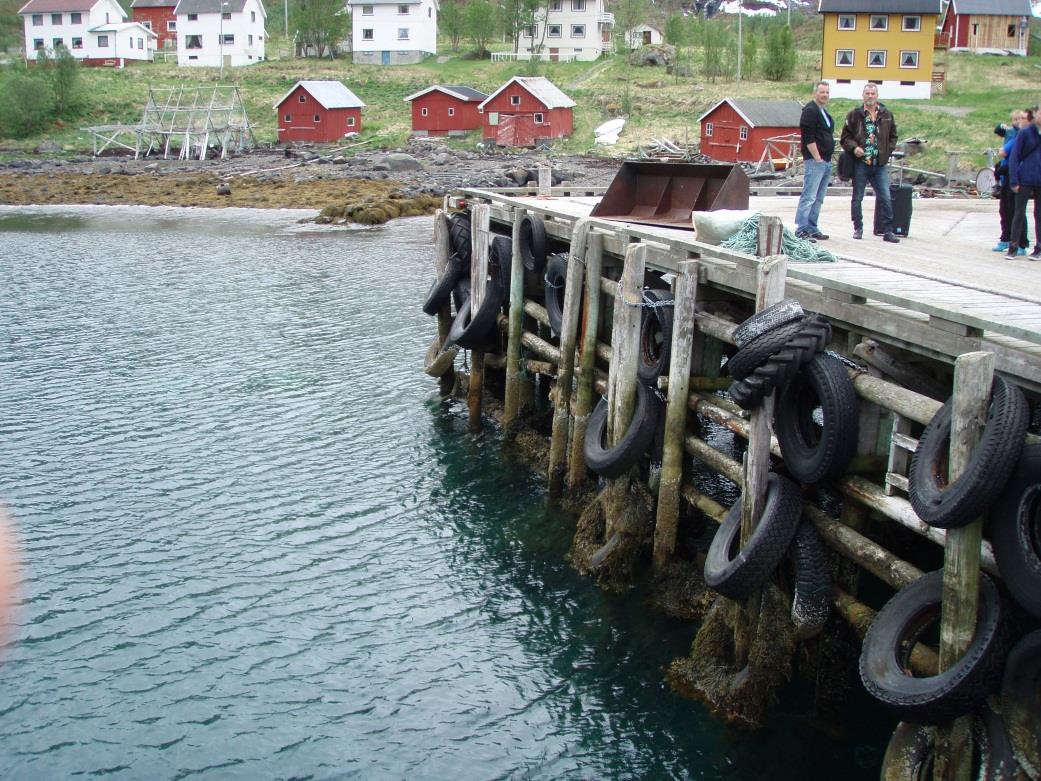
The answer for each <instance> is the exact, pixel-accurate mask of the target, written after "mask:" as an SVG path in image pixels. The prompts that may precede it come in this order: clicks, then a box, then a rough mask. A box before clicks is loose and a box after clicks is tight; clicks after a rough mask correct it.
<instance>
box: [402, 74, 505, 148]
mask: <svg viewBox="0 0 1041 781" xmlns="http://www.w3.org/2000/svg"><path fill="white" fill-rule="evenodd" d="M487 97H488V96H487V95H486V94H485V93H483V92H478V91H477V90H475V89H473V88H472V87H465V86H463V85H461V84H447V85H445V84H435V85H434V86H432V87H427V88H426V89H424V90H420V91H419V92H414V93H413V94H411V95H409V96H408V97H407V98H405V102H406V103H410V104H411V105H412V135H414V136H461V135H464V134H465V133H467V132H468V131H470V130H478V129H479V128H480V127H481V114H480V112H479V111H478V110H477V107H478V106H480V105H481V103H482V102H483V101H484V100H485V99H486V98H487Z"/></svg>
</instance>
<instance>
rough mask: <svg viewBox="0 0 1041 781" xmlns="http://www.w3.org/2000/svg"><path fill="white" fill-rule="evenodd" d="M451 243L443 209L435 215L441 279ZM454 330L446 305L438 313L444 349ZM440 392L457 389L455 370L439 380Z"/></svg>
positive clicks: (436, 257)
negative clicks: (449, 334)
mask: <svg viewBox="0 0 1041 781" xmlns="http://www.w3.org/2000/svg"><path fill="white" fill-rule="evenodd" d="M449 245H450V241H449V236H448V215H447V214H446V213H445V211H444V210H443V209H438V210H437V213H436V214H435V215H434V273H435V274H436V276H438V277H440V276H441V275H442V274H444V273H445V269H446V268H447V267H448V256H449V254H450V249H449ZM451 329H452V305H451V303H445V305H444V306H443V307H441V310H440V311H439V312H438V313H437V338H438V340H439V342H440V343H441V346H442V347H444V344H445V340H446V339H447V338H448V332H449V331H450V330H451ZM437 383H438V390H439V391H440V393H441V395H442V396H448V395H450V394H451V393H452V388H453V387H455V369H454V368H453V367H451V366H450V367H449V368H448V371H446V372H445V373H444V374H442V375H441V376H440V377H438V379H437Z"/></svg>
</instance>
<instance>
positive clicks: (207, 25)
mask: <svg viewBox="0 0 1041 781" xmlns="http://www.w3.org/2000/svg"><path fill="white" fill-rule="evenodd" d="M174 16H176V17H177V64H178V65H187V66H194V67H211V68H216V67H218V66H221V65H222V63H223V67H226V68H234V67H238V66H240V65H252V64H253V63H256V62H261V61H262V60H263V59H264V37H265V35H266V33H265V30H264V21H265V19H267V12H266V11H265V10H264V4H263V3H262V2H261V1H260V0H179V2H178V3H177V7H176V8H175V9H174Z"/></svg>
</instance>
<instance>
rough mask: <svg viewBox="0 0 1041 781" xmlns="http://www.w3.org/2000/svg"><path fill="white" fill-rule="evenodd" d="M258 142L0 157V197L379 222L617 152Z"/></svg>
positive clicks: (575, 172) (562, 178)
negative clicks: (243, 146) (241, 146)
mask: <svg viewBox="0 0 1041 781" xmlns="http://www.w3.org/2000/svg"><path fill="white" fill-rule="evenodd" d="M346 151H347V150H345V149H340V150H337V149H327V148H323V147H290V148H278V149H256V150H253V151H251V152H248V153H244V154H238V155H234V156H231V157H229V158H227V159H225V160H215V159H209V160H170V159H167V160H164V159H161V158H155V157H151V158H143V159H139V160H134V159H133V158H132V157H127V156H117V155H113V156H104V157H98V158H93V157H90V156H80V157H74V158H64V159H62V158H46V157H40V158H27V159H21V160H9V161H6V162H3V163H0V204H8V205H28V204H55V205H58V204H102V205H142V206H195V207H209V208H224V207H244V208H256V209H315V210H316V211H318V214H316V216H315V217H314V220H315V221H316V222H321V223H331V222H360V223H366V224H378V223H381V222H385V221H386V220H388V219H393V218H394V217H399V216H412V215H419V214H429V213H430V212H432V211H433V210H434V209H435V208H437V207H438V206H439V205H440V204H441V198H442V196H443V195H444V194H445V193H446V192H449V191H451V190H455V189H458V188H461V187H515V186H520V185H523V184H525V183H526V182H528V181H529V180H532V181H533V180H534V179H535V178H536V173H535V172H536V170H537V167H538V166H539V165H540V164H543V163H546V162H548V163H550V164H551V166H552V168H553V181H554V183H555V184H560V183H570V184H576V185H581V186H595V185H606V184H609V183H610V181H611V179H612V178H613V177H614V174H615V172H616V171H617V169H618V166H619V164H620V161H619V160H615V159H610V158H598V157H585V156H559V155H548V154H545V153H512V152H503V151H499V150H494V149H493V150H483V149H478V150H477V151H470V150H459V149H453V148H451V147H449V146H448V145H447V144H445V143H443V142H441V141H437V140H413V141H411V142H410V143H409V144H408V146H407V147H405V148H402V149H397V150H393V151H377V150H360V149H357V148H354V149H351V150H350V152H352V154H345V152H346Z"/></svg>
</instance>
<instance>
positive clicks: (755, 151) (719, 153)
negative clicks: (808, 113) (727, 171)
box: [698, 98, 803, 163]
mask: <svg viewBox="0 0 1041 781" xmlns="http://www.w3.org/2000/svg"><path fill="white" fill-rule="evenodd" d="M802 106H803V104H801V103H799V101H797V100H743V99H737V98H723V99H722V100H721V101H719V102H718V103H717V104H716V105H714V106H713V107H712V108H710V109H709V110H708V111H706V112H705V113H704V114H702V115H701V116H700V117H698V123H699V124H700V125H701V153H702V154H705V155H708V156H709V157H711V158H712V159H713V160H722V161H724V162H728V163H738V162H740V163H758V162H759V161H760V160H761V159H762V157H763V152H764V150H765V149H766V140H767V139H768V138H773V137H774V136H786V135H789V134H793V133H794V134H798V133H799V117H800V115H801V114H802Z"/></svg>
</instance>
